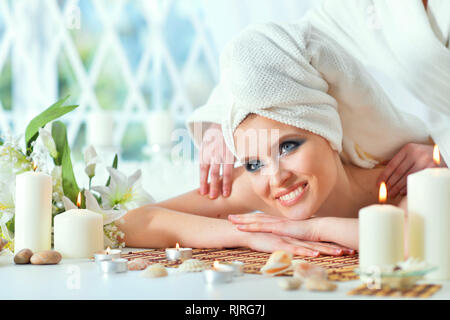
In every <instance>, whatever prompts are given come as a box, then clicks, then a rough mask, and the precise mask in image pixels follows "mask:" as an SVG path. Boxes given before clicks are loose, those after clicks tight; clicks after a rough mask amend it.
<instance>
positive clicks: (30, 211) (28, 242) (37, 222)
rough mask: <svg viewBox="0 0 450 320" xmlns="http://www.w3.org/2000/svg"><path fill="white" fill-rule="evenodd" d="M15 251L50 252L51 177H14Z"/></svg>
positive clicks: (40, 175) (43, 174)
mask: <svg viewBox="0 0 450 320" xmlns="http://www.w3.org/2000/svg"><path fill="white" fill-rule="evenodd" d="M15 203H16V208H15V224H14V242H15V243H14V252H18V251H20V250H22V249H24V248H28V249H30V250H31V251H33V252H36V251H44V250H50V249H51V239H52V238H51V236H52V178H51V176H49V175H48V174H45V173H42V172H33V171H30V172H24V173H22V174H19V175H17V176H16V200H15Z"/></svg>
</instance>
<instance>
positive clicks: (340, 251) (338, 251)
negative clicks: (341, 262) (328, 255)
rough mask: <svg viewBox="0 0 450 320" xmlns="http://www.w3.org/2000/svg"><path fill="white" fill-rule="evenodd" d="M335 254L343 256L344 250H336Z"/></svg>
mask: <svg viewBox="0 0 450 320" xmlns="http://www.w3.org/2000/svg"><path fill="white" fill-rule="evenodd" d="M334 254H335V255H341V254H342V249H336V250H334Z"/></svg>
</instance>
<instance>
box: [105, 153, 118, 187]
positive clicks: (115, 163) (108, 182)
mask: <svg viewBox="0 0 450 320" xmlns="http://www.w3.org/2000/svg"><path fill="white" fill-rule="evenodd" d="M118 164H119V157H118V156H117V153H116V155H115V156H114V160H113V164H112V167H113V168H114V169H117V166H118ZM110 183H111V176H109V178H108V181H106V186H107V187H109V184H110Z"/></svg>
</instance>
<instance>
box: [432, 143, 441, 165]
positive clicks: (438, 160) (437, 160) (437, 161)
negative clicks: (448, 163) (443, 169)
mask: <svg viewBox="0 0 450 320" xmlns="http://www.w3.org/2000/svg"><path fill="white" fill-rule="evenodd" d="M433 161H434V163H435V164H436V165H439V164H440V163H441V156H440V154H439V147H438V145H437V144H435V145H434V148H433Z"/></svg>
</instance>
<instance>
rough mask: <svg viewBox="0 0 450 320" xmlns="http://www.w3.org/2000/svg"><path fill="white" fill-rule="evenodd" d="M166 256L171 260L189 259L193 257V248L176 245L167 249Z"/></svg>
mask: <svg viewBox="0 0 450 320" xmlns="http://www.w3.org/2000/svg"><path fill="white" fill-rule="evenodd" d="M166 258H167V260H169V261H176V260H182V261H183V260H187V259H191V258H192V248H180V245H179V244H178V242H177V244H176V245H175V248H167V249H166Z"/></svg>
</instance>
